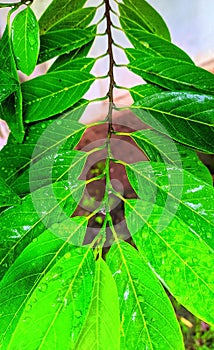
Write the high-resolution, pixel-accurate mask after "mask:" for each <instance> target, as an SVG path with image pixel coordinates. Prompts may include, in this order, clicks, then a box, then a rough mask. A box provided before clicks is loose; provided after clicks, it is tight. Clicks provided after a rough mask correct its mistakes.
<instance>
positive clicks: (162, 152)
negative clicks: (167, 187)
mask: <svg viewBox="0 0 214 350" xmlns="http://www.w3.org/2000/svg"><path fill="white" fill-rule="evenodd" d="M130 136H131V138H132V139H133V140H134V141H135V142H136V144H137V145H138V147H140V148H141V149H142V150H143V152H145V153H146V155H147V157H148V159H149V160H150V161H152V162H155V161H156V162H165V163H170V164H173V165H175V166H177V167H178V168H181V169H184V170H187V171H189V172H190V173H191V174H193V175H194V176H195V177H197V178H199V179H201V180H202V181H205V182H207V183H208V184H209V185H211V186H212V183H213V179H212V176H211V174H210V172H209V170H208V169H207V167H206V166H205V165H204V164H203V163H202V162H201V161H200V160H199V158H198V156H197V153H196V152H195V151H193V150H191V149H188V148H187V147H185V146H183V145H181V144H179V143H176V142H175V141H173V140H171V139H170V138H168V137H166V136H165V135H162V134H160V133H158V132H156V131H154V130H149V129H148V130H140V131H135V132H132V133H131V134H130Z"/></svg>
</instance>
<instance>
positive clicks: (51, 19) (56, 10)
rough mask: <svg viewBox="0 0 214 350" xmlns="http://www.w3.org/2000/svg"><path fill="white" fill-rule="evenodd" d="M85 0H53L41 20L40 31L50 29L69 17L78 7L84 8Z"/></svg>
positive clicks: (43, 31)
mask: <svg viewBox="0 0 214 350" xmlns="http://www.w3.org/2000/svg"><path fill="white" fill-rule="evenodd" d="M84 4H85V0H60V2H59V1H58V0H53V1H52V2H51V3H50V5H49V6H48V8H47V9H46V11H45V12H44V13H43V15H42V16H41V18H40V20H39V27H40V33H41V34H43V33H45V32H46V31H48V30H50V29H51V28H52V27H53V26H54V25H55V24H56V23H59V22H61V21H63V20H64V19H66V18H67V16H68V14H72V13H73V12H74V11H76V10H78V9H82V7H83V5H84Z"/></svg>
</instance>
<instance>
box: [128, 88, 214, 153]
mask: <svg viewBox="0 0 214 350" xmlns="http://www.w3.org/2000/svg"><path fill="white" fill-rule="evenodd" d="M147 89H148V87H147V84H146V85H142V86H138V87H134V88H132V89H131V95H132V97H133V98H134V100H135V103H134V105H133V106H132V109H133V111H134V113H135V114H136V115H137V116H138V117H139V118H140V119H141V120H142V121H144V122H145V123H146V124H148V125H150V126H152V127H153V128H154V129H156V130H158V131H160V132H161V133H163V134H166V135H169V136H170V137H172V138H173V139H175V140H176V141H179V142H181V143H183V144H185V145H187V146H190V147H194V148H195V149H197V150H201V151H205V152H207V153H213V152H214V145H213V137H214V128H213V124H214V117H213V116H214V114H213V111H214V97H213V96H211V95H204V94H198V93H193V92H184V91H173V92H172V91H171V92H169V91H160V92H153V91H151V93H150V91H149V90H150V89H149V90H147ZM144 92H145V93H144ZM140 96H141V97H142V99H140Z"/></svg>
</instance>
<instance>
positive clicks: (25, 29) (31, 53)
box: [12, 6, 40, 75]
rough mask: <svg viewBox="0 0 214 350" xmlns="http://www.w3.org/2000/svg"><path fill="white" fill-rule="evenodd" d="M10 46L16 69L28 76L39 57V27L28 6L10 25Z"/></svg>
mask: <svg viewBox="0 0 214 350" xmlns="http://www.w3.org/2000/svg"><path fill="white" fill-rule="evenodd" d="M12 44H13V51H14V55H15V58H16V64H17V67H18V69H20V70H21V71H22V72H23V73H25V74H27V75H30V74H31V73H32V72H33V70H34V68H35V66H36V62H37V59H38V55H39V44H40V42H39V25H38V23H37V19H36V16H35V15H34V12H33V11H32V10H31V8H30V7H29V6H27V7H26V8H25V9H24V10H23V11H21V12H19V13H18V14H17V15H16V17H15V18H14V20H13V23H12Z"/></svg>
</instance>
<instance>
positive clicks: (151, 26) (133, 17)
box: [119, 0, 170, 41]
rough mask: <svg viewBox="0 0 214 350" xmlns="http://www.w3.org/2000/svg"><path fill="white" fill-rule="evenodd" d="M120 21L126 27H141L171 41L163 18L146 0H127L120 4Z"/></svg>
mask: <svg viewBox="0 0 214 350" xmlns="http://www.w3.org/2000/svg"><path fill="white" fill-rule="evenodd" d="M119 10H120V21H121V24H122V27H123V28H124V29H125V32H126V29H127V28H128V29H132V28H138V29H139V28H140V29H144V30H146V31H148V32H150V33H154V34H156V35H157V36H160V37H162V38H164V39H166V40H169V41H170V34H169V30H168V28H167V26H166V23H165V22H164V20H163V18H162V17H161V16H160V15H159V14H158V13H157V12H156V11H155V9H154V8H153V7H152V6H151V5H149V4H148V3H147V2H146V1H144V0H125V1H124V4H119Z"/></svg>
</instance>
